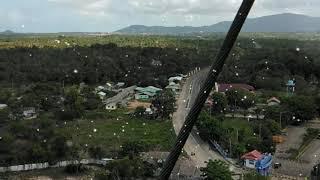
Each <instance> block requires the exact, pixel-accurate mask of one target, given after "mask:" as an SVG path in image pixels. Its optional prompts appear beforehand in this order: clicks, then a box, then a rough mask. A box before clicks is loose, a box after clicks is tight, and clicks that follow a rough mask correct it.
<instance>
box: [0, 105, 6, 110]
mask: <svg viewBox="0 0 320 180" xmlns="http://www.w3.org/2000/svg"><path fill="white" fill-rule="evenodd" d="M7 107H8V105H6V104H0V110H1V109H5V108H7Z"/></svg>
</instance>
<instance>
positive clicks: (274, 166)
mask: <svg viewBox="0 0 320 180" xmlns="http://www.w3.org/2000/svg"><path fill="white" fill-rule="evenodd" d="M280 167H281V163H279V162H276V163H274V165H273V168H274V169H278V168H280Z"/></svg>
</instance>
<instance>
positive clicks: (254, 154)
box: [241, 150, 272, 176]
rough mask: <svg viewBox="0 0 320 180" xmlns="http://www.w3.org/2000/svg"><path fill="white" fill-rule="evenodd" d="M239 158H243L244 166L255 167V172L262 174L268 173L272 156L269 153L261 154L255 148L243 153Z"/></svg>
mask: <svg viewBox="0 0 320 180" xmlns="http://www.w3.org/2000/svg"><path fill="white" fill-rule="evenodd" d="M241 159H243V160H244V163H243V165H244V166H245V167H247V168H251V169H256V171H257V173H259V174H260V175H262V176H267V175H269V173H270V168H271V165H272V156H271V155H270V154H262V153H260V152H259V151H257V150H253V151H251V152H248V153H246V154H244V155H243V156H242V157H241Z"/></svg>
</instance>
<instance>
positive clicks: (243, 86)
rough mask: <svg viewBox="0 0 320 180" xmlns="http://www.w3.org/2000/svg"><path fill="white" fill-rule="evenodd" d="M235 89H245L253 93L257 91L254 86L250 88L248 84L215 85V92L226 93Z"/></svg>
mask: <svg viewBox="0 0 320 180" xmlns="http://www.w3.org/2000/svg"><path fill="white" fill-rule="evenodd" d="M234 88H235V89H243V90H246V91H250V92H253V91H254V90H255V88H254V87H253V86H250V85H248V84H218V83H216V84H215V91H216V92H220V93H225V92H226V91H229V90H231V89H234Z"/></svg>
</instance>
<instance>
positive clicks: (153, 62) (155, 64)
mask: <svg viewBox="0 0 320 180" xmlns="http://www.w3.org/2000/svg"><path fill="white" fill-rule="evenodd" d="M151 65H153V66H162V62H161V61H157V60H155V59H152V62H151Z"/></svg>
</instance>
